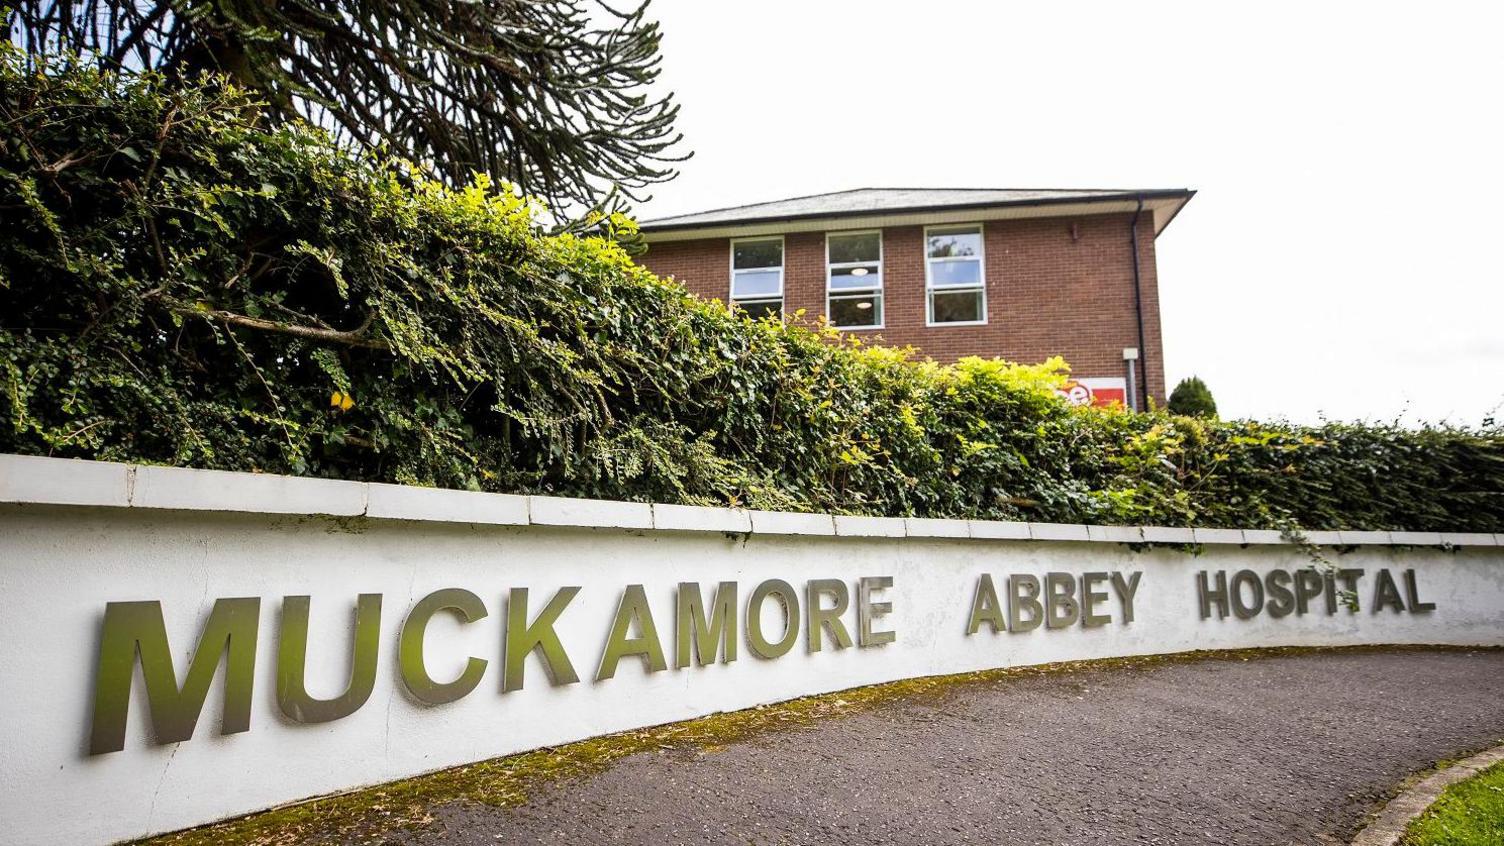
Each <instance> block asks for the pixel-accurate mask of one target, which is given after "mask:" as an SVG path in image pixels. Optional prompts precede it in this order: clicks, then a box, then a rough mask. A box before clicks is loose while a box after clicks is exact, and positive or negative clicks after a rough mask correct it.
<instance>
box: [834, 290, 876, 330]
mask: <svg viewBox="0 0 1504 846" xmlns="http://www.w3.org/2000/svg"><path fill="white" fill-rule="evenodd" d="M829 317H830V322H831V323H833V324H835V325H836V326H840V327H842V328H852V327H857V326H880V325H882V322H883V298H882V296H881V295H880V294H870V295H868V296H865V297H832V298H831V300H830V314H829Z"/></svg>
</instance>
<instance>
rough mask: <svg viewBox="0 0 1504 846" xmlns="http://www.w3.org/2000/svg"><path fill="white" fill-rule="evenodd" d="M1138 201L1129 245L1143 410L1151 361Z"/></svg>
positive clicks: (1140, 200)
mask: <svg viewBox="0 0 1504 846" xmlns="http://www.w3.org/2000/svg"><path fill="white" fill-rule="evenodd" d="M1136 199H1137V200H1138V208H1137V209H1135V210H1134V212H1133V223H1132V224H1130V225H1129V227H1128V237H1129V239H1130V240H1129V243H1130V244H1132V246H1133V312H1134V316H1135V317H1136V318H1137V320H1138V354H1139V362H1138V382H1139V386H1138V387H1139V389H1140V394H1139V395H1140V396H1141V397H1142V399H1141V401H1140V404H1139V406H1138V408H1139V409H1140V410H1143V409H1147V408H1148V407H1149V360H1148V358H1146V357H1145V354H1146V353H1147V352H1148V348H1147V347H1146V346H1145V345H1144V293H1143V285H1142V283H1141V277H1140V273H1139V267H1138V216H1139V215H1140V214H1142V213H1143V211H1144V198H1143V196H1142V195H1140V196H1139V197H1137V198H1136ZM1130 372H1131V371H1130ZM1129 390H1130V391H1131V390H1133V386H1131V385H1130V386H1129Z"/></svg>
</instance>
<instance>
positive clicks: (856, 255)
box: [829, 232, 883, 264]
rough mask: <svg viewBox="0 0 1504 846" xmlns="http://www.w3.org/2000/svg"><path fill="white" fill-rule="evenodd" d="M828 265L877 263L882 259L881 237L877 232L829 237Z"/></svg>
mask: <svg viewBox="0 0 1504 846" xmlns="http://www.w3.org/2000/svg"><path fill="white" fill-rule="evenodd" d="M829 241H830V263H831V264H846V263H848V262H858V261H862V262H869V261H870V262H874V263H875V262H877V261H879V260H881V259H882V252H883V236H882V234H881V233H878V232H863V233H861V234H859V235H831V236H830V238H829Z"/></svg>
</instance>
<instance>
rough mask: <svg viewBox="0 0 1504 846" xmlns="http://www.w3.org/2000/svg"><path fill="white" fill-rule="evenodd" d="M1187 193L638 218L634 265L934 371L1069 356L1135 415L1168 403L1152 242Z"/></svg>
mask: <svg viewBox="0 0 1504 846" xmlns="http://www.w3.org/2000/svg"><path fill="white" fill-rule="evenodd" d="M1194 193H1195V192H1194V191H1190V190H1183V189H1180V190H1159V191H1020V190H992V189H907V188H863V189H859V190H855V191H842V192H839V193H834V194H820V195H816V196H812V197H797V198H794V199H789V200H778V201H775V202H770V203H758V204H755V205H749V206H737V207H735V208H727V209H717V210H715V211H708V212H700V213H696V214H687V215H680V216H678V217H669V218H661V219H658V220H650V221H646V222H644V223H643V224H642V231H643V234H644V236H645V238H646V240H647V242H648V250H647V252H646V253H645V254H644V255H643V256H642V257H641V258H640V259H639V260H640V261H641V262H642V263H643V264H644V265H645V266H647V267H648V268H650V269H651V270H653V271H654V272H655V273H657V274H659V275H662V276H672V277H674V278H676V279H678V280H679V281H680V282H681V283H683V284H684V285H686V286H687V287H688V288H689V289H690V290H691V291H693V292H695V293H696V294H698V295H700V296H702V297H706V298H712V299H718V300H722V301H724V302H728V303H735V304H736V305H738V306H740V307H741V308H744V309H746V310H747V311H749V312H753V313H769V312H782V313H783V314H786V315H792V314H794V313H795V312H797V311H799V310H803V311H804V312H805V313H806V315H807V316H808V317H810V318H814V317H815V316H816V315H828V316H829V317H830V318H831V321H832V322H833V323H834V324H835V325H836V326H837V327H839V328H840V329H842V330H843V331H846V332H851V333H857V334H860V335H862V336H863V337H870V338H871V339H872V340H873V341H874V342H880V343H887V344H894V345H913V346H915V347H918V348H919V349H920V350H922V351H923V353H924V354H925V355H928V356H930V357H932V358H934V359H936V360H939V361H954V360H955V359H957V358H960V357H961V356H965V355H981V356H988V357H990V356H1001V357H1003V358H1006V359H1009V360H1011V361H1020V362H1038V361H1043V360H1044V359H1046V358H1048V357H1050V356H1052V355H1060V356H1064V357H1065V360H1066V361H1068V362H1070V364H1071V368H1072V373H1073V375H1074V376H1075V377H1076V378H1077V379H1078V380H1079V381H1080V382H1081V383H1082V385H1083V387H1084V388H1087V389H1090V390H1091V391H1094V392H1095V393H1096V399H1097V400H1099V401H1100V400H1102V399H1103V398H1108V397H1115V398H1124V397H1125V394H1124V389H1125V387H1126V386H1127V385H1128V384H1130V381H1131V383H1132V384H1133V385H1134V390H1133V391H1132V392H1131V394H1129V395H1127V396H1126V399H1127V400H1128V401H1129V403H1130V404H1133V405H1135V406H1136V407H1140V408H1141V407H1143V397H1144V396H1145V395H1146V394H1147V395H1148V396H1151V397H1153V398H1154V399H1155V401H1156V402H1158V403H1161V404H1162V403H1163V402H1164V399H1165V375H1164V360H1163V358H1162V357H1161V355H1160V350H1161V347H1162V344H1161V341H1160V328H1159V286H1158V276H1157V274H1156V272H1155V261H1154V241H1155V237H1156V236H1158V235H1159V233H1160V232H1162V231H1164V228H1165V227H1166V226H1168V225H1169V223H1170V221H1171V220H1172V219H1173V218H1174V217H1175V215H1176V214H1177V213H1179V211H1180V209H1181V208H1182V207H1183V206H1184V205H1185V204H1186V202H1188V201H1189V200H1190V198H1191V197H1192V196H1193V195H1194ZM1082 394H1083V395H1086V392H1085V391H1083V392H1082Z"/></svg>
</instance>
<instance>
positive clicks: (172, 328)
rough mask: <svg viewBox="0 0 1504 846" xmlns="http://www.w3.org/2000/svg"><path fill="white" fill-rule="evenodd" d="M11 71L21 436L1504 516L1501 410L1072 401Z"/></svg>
mask: <svg viewBox="0 0 1504 846" xmlns="http://www.w3.org/2000/svg"><path fill="white" fill-rule="evenodd" d="M0 64H3V70H0V109H3V115H0V120H3V128H0V192H3V198H0V323H3V331H0V420H3V422H0V452H14V453H27V454H47V455H57V456H75V457H84V458H97V459H106V460H126V461H136V462H147V463H160V464H172V465H183V466H193V467H207V468H219V469H231V470H249V471H263V472H273V473H293V474H301V475H312V476H326V477H337V478H346V479H360V480H372V481H392V482H401V483H408V484H417V485H434V486H443V487H457V488H469V489H478V490H490V491H508V492H535V493H551V494H563V495H572V496H586V497H602V498H612V499H629V500H652V501H660V502H682V503H698V504H731V505H738V506H750V507H759V508H778V509H792V510H809V511H834V512H839V513H859V514H885V515H914V516H926V517H978V518H996V519H1028V520H1037V521H1059V522H1091V523H1151V524H1165V525H1192V524H1199V525H1225V526H1262V527H1289V526H1292V525H1297V524H1298V525H1299V526H1302V527H1304V528H1307V529H1413V530H1443V529H1445V530H1457V531H1467V530H1472V531H1497V530H1501V529H1504V433H1501V431H1500V430H1499V429H1498V428H1497V427H1488V428H1485V429H1475V430H1465V429H1458V428H1451V427H1425V428H1419V429H1406V428H1402V427H1399V426H1395V425H1351V424H1343V423H1330V424H1326V425H1322V426H1317V427H1300V426H1295V425H1289V424H1284V423H1257V422H1251V421H1229V422H1217V421H1213V420H1196V419H1191V418H1185V417H1176V416H1172V415H1168V414H1163V413H1151V414H1134V413H1129V412H1111V411H1102V410H1094V409H1078V408H1072V407H1069V406H1067V405H1065V404H1064V403H1062V402H1061V401H1060V400H1059V399H1058V398H1057V397H1056V395H1055V392H1054V387H1055V386H1056V385H1057V384H1058V383H1059V380H1060V378H1061V373H1062V372H1063V365H1062V363H1060V362H1058V361H1056V362H1047V363H1045V364H1043V365H1036V366H1019V365H1013V364H1009V363H1006V362H1002V361H998V360H983V359H977V358H972V359H966V360H964V361H962V362H960V363H958V364H955V365H950V366H942V365H937V364H934V363H930V362H923V361H916V360H915V359H914V356H913V355H912V354H911V353H909V352H907V351H900V350H893V349H888V348H882V347H876V346H862V345H860V344H858V343H856V342H855V341H851V340H848V339H842V338H840V337H839V336H837V335H835V333H833V332H831V331H830V330H828V329H822V328H820V327H809V326H805V325H802V321H800V320H793V321H790V323H789V324H788V325H784V324H783V323H780V322H777V321H770V320H764V321H760V322H759V321H752V320H749V319H746V318H744V317H741V316H738V315H735V314H732V313H729V312H728V311H727V309H726V308H725V307H724V306H722V305H721V304H719V303H714V302H707V301H703V300H700V299H697V298H695V297H693V296H691V295H690V294H688V293H687V292H686V291H685V290H684V289H683V288H682V287H680V286H679V285H677V284H676V283H674V282H672V281H671V280H663V279H659V278H657V277H655V276H654V275H653V274H651V273H650V272H648V271H646V270H644V269H642V268H641V267H639V266H637V265H635V264H634V263H633V262H632V260H631V258H630V256H629V255H628V254H627V252H626V251H624V250H623V249H622V247H621V246H619V244H618V242H617V241H618V239H619V238H622V237H625V236H628V235H630V234H631V232H632V230H633V226H632V224H631V222H630V221H627V220H625V219H621V218H615V217H614V218H611V219H607V220H601V221H598V227H597V229H598V231H599V232H601V233H604V234H603V235H592V236H586V235H580V234H568V233H563V234H549V233H548V232H546V231H545V230H544V228H543V227H542V226H541V225H540V224H539V222H538V221H539V220H540V212H541V211H542V210H541V209H540V208H539V207H538V206H537V205H536V203H534V202H532V201H530V200H527V199H524V198H520V197H517V196H514V195H513V193H512V192H511V191H509V190H507V189H506V188H505V187H504V186H493V185H492V184H490V182H489V181H488V180H487V179H486V178H485V177H484V176H477V177H476V178H475V180H474V182H473V183H471V184H469V185H466V186H463V187H459V188H450V187H446V186H444V185H442V184H439V183H437V182H434V181H431V180H429V179H428V178H426V177H425V176H424V175H423V172H422V171H421V170H420V169H419V168H416V167H414V166H412V165H410V164H407V163H404V162H400V161H394V160H390V159H387V158H384V157H382V156H379V155H365V156H362V155H359V154H355V153H351V152H349V151H347V150H345V149H342V148H340V147H339V146H337V145H336V144H334V143H333V142H332V141H331V140H330V139H329V138H328V137H327V136H326V135H325V134H324V133H323V132H321V131H319V130H317V129H315V128H312V127H308V126H286V127H280V128H277V129H275V130H272V131H268V130H267V129H265V128H264V127H263V126H262V125H260V124H258V120H257V110H256V105H255V103H253V102H251V101H250V100H248V99H247V97H246V96H245V95H244V94H242V93H239V92H237V91H235V90H233V89H231V88H227V87H224V86H222V85H217V84H214V83H210V84H204V85H193V86H186V87H184V86H182V85H181V84H169V83H168V82H167V81H165V80H163V79H161V78H159V77H156V76H152V75H122V76H115V75H109V74H100V73H97V72H93V71H90V70H86V69H63V68H61V67H51V68H46V69H44V70H43V71H40V72H36V73H28V72H26V71H24V70H23V69H22V65H21V63H20V61H19V60H18V59H17V57H16V54H15V53H14V51H9V52H7V53H5V55H4V61H3V63H0Z"/></svg>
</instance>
